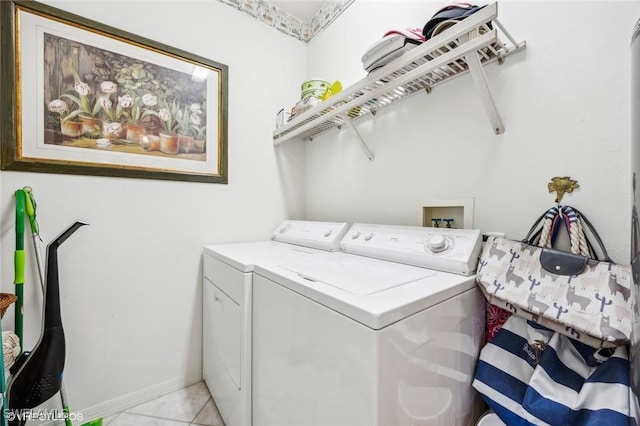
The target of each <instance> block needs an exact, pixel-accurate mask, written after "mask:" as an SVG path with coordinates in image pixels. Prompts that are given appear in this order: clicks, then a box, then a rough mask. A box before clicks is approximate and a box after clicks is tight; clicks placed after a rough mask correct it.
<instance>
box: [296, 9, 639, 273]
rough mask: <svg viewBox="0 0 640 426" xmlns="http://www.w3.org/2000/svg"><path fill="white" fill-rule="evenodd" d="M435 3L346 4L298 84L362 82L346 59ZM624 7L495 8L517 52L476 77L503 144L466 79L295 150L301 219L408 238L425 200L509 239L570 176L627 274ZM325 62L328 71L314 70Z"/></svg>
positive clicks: (578, 200)
mask: <svg viewBox="0 0 640 426" xmlns="http://www.w3.org/2000/svg"><path fill="white" fill-rule="evenodd" d="M444 4H445V3H443V2H434V1H393V2H390V1H373V0H358V1H356V2H355V3H354V4H353V5H352V6H351V7H349V8H348V9H347V10H346V11H345V12H344V13H343V15H342V16H341V17H340V18H339V19H338V20H337V21H336V22H335V23H334V24H333V25H332V26H331V27H329V28H328V29H327V30H325V31H324V32H322V33H321V34H320V35H319V36H318V37H316V38H315V39H314V40H312V41H311V43H309V52H308V55H309V56H308V57H309V66H308V69H309V74H310V75H309V76H310V77H311V76H315V77H317V76H320V77H324V78H325V79H328V80H333V79H340V80H342V82H343V83H345V86H348V85H350V84H352V83H355V82H356V81H357V80H359V79H361V78H363V77H364V76H365V72H364V71H362V68H361V63H360V57H361V56H362V54H363V53H364V52H365V51H366V49H367V48H368V47H369V46H370V45H371V44H373V43H374V42H375V41H377V40H378V39H379V38H380V37H381V36H382V35H383V34H384V33H385V32H386V31H387V30H388V29H393V28H405V27H422V26H423V25H424V24H425V23H426V21H427V20H428V19H429V18H430V17H431V15H432V14H433V13H434V12H435V11H437V10H438V9H439V8H440V7H441V6H443V5H444ZM639 17H640V3H638V2H605V1H600V2H583V1H580V2H575V1H571V2H538V1H502V2H500V4H499V20H500V22H501V23H502V24H503V25H504V26H505V27H506V28H507V30H508V31H509V32H510V33H511V34H512V35H513V36H514V37H515V38H516V39H517V40H518V41H521V40H526V42H527V48H526V50H525V51H524V52H521V53H518V54H516V55H514V56H512V57H509V58H507V60H506V62H505V64H504V65H502V66H500V65H497V64H492V65H489V66H488V67H486V69H485V71H486V74H487V78H488V80H489V84H490V86H491V88H492V90H493V94H494V97H495V101H496V104H497V106H498V109H499V111H500V113H501V116H502V119H503V121H504V124H505V127H506V132H505V133H504V134H503V135H499V136H496V135H494V134H493V132H492V128H491V125H490V123H489V121H488V118H487V115H486V113H485V111H484V108H483V106H482V103H481V100H480V98H479V96H477V90H476V88H475V86H474V84H473V82H472V80H471V77H470V76H469V75H467V76H463V77H461V78H459V79H456V80H454V81H451V82H449V83H446V84H444V85H441V86H438V87H436V88H435V89H434V90H433V91H432V93H431V94H426V93H420V94H417V95H415V96H413V97H412V98H410V99H409V100H407V101H404V102H402V103H400V104H398V105H397V106H393V107H391V108H389V109H387V110H382V111H379V112H378V114H377V116H376V117H375V119H373V120H371V119H370V118H365V119H361V120H359V121H358V122H357V124H356V126H357V127H358V129H359V131H360V132H361V134H362V135H363V137H364V138H365V140H366V141H367V143H368V144H369V146H370V148H371V149H372V151H373V152H374V154H375V156H376V158H375V160H374V161H373V162H370V161H369V160H368V159H367V158H366V157H365V155H364V154H363V152H362V150H361V149H360V147H359V146H358V144H357V142H356V140H355V138H354V137H353V136H352V134H350V133H349V131H348V130H343V131H334V132H331V133H328V134H326V135H323V136H321V137H317V138H315V139H314V141H313V142H312V143H310V144H307V151H306V180H307V183H306V191H305V199H306V202H305V205H306V211H307V217H308V218H310V219H320V218H322V219H323V220H346V221H349V222H353V221H360V222H375V223H395V224H406V225H420V224H421V221H422V209H421V206H422V205H424V203H425V202H426V201H428V200H441V199H459V198H468V197H473V198H474V199H475V218H474V219H475V221H474V226H475V227H476V228H480V229H483V230H485V231H502V232H506V233H507V235H508V236H509V237H512V238H522V237H524V235H525V233H526V232H527V230H528V229H529V226H530V225H531V224H532V222H533V221H534V220H535V218H537V217H538V215H539V214H541V213H542V212H543V211H544V210H546V209H547V208H549V207H551V205H553V201H554V198H553V194H549V193H548V191H547V183H548V182H549V181H550V179H551V178H552V177H554V176H571V177H572V178H573V179H577V180H578V181H579V183H580V189H578V190H576V191H574V192H573V193H572V194H569V195H566V196H565V198H564V199H563V200H562V201H563V203H565V204H568V205H572V206H574V207H576V208H578V209H581V210H582V211H583V212H584V213H585V214H586V215H587V216H589V218H590V219H591V220H592V222H593V223H594V224H595V226H596V227H597V228H598V229H599V231H600V233H601V235H602V237H603V239H604V242H605V244H606V245H607V247H608V249H609V251H610V254H611V256H612V257H613V259H614V260H616V261H618V262H627V261H628V258H629V255H628V247H629V239H628V235H629V231H628V229H629V224H628V217H629V211H630V192H631V185H630V172H629V167H630V163H629V150H630V136H629V135H630V133H629V123H630V113H629V91H630V82H629V67H630V62H629V43H630V37H631V32H632V28H633V25H634V23H635V20H636V19H638V18H639ZM345 34H349V36H345ZM327 58H330V60H328V59H327Z"/></svg>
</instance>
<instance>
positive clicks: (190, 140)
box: [178, 103, 206, 153]
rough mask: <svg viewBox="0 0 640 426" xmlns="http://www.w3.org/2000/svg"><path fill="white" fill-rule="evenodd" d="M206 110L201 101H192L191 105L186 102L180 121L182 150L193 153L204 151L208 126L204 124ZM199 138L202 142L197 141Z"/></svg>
mask: <svg viewBox="0 0 640 426" xmlns="http://www.w3.org/2000/svg"><path fill="white" fill-rule="evenodd" d="M203 121H204V112H203V111H202V106H201V105H200V104H199V103H192V104H191V105H190V106H189V107H187V105H186V104H185V106H184V109H183V110H182V111H181V113H180V116H179V119H178V122H179V126H178V134H179V135H182V136H178V140H179V144H180V147H179V149H180V152H184V153H193V152H200V153H201V152H203V151H202V147H203V146H204V142H203V141H204V138H205V137H206V133H205V132H206V130H205V129H206V126H203V125H202V123H203ZM196 140H199V141H200V142H202V143H196Z"/></svg>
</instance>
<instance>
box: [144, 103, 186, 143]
mask: <svg viewBox="0 0 640 426" xmlns="http://www.w3.org/2000/svg"><path fill="white" fill-rule="evenodd" d="M149 114H152V115H154V116H156V117H158V118H159V119H160V123H161V125H162V129H161V130H160V133H159V136H160V151H162V152H164V153H165V154H177V153H178V135H177V134H176V131H177V130H178V120H177V117H178V115H179V114H180V105H179V104H178V102H176V101H175V100H174V101H173V103H172V104H171V105H169V104H168V102H167V101H164V106H162V107H161V108H160V109H159V110H158V111H154V110H149Z"/></svg>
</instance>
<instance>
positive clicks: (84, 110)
mask: <svg viewBox="0 0 640 426" xmlns="http://www.w3.org/2000/svg"><path fill="white" fill-rule="evenodd" d="M73 79H74V81H75V82H74V84H73V89H74V90H75V92H76V93H77V96H75V95H72V94H71V93H64V94H62V95H60V97H61V98H65V99H69V100H70V101H72V102H73V103H75V104H76V105H77V106H78V109H76V110H74V111H72V112H70V113H69V115H68V116H67V120H69V119H71V118H75V117H78V118H79V119H80V120H81V121H82V124H83V128H82V130H83V134H84V136H85V137H88V138H92V139H96V138H98V137H100V119H99V118H97V115H98V111H100V105H99V104H98V103H97V102H96V96H95V95H93V96H92V94H91V87H89V85H88V84H87V83H85V82H83V81H81V80H80V76H79V75H78V73H77V72H76V70H75V69H74V70H73Z"/></svg>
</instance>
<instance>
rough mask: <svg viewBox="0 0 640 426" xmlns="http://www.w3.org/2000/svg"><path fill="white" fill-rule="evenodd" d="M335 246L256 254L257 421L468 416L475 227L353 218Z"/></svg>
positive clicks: (473, 352) (475, 408)
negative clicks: (260, 260) (270, 259)
mask: <svg viewBox="0 0 640 426" xmlns="http://www.w3.org/2000/svg"><path fill="white" fill-rule="evenodd" d="M342 247H343V250H344V251H343V252H339V253H335V254H333V255H331V256H323V257H317V258H311V259H299V260H294V261H283V262H279V263H277V264H271V265H260V264H257V265H256V267H255V271H254V285H253V365H252V368H253V373H252V375H253V390H252V394H253V424H254V425H255V426H265V425H278V426H283V425H295V426H302V425H315V426H323V425H326V426H338V425H345V426H347V425H348V426H356V425H362V426H401V425H439V426H449V425H451V426H457V425H470V424H474V423H475V421H476V420H477V419H478V417H479V416H480V415H481V414H482V411H483V404H482V402H481V400H480V398H479V397H478V396H477V394H476V393H475V391H474V390H473V389H472V387H471V382H472V380H473V374H474V369H475V364H476V360H477V356H478V353H479V351H480V346H481V343H482V339H483V335H484V301H483V297H482V295H481V294H480V292H479V291H478V289H477V287H476V284H475V276H474V275H472V274H473V272H474V270H475V267H476V264H477V258H478V254H479V251H480V247H481V234H480V232H479V231H477V230H456V229H448V228H423V227H399V226H381V225H365V224H355V225H353V226H352V228H351V229H350V230H349V231H348V232H347V235H346V236H345V237H344V238H343V240H342ZM432 268H433V269H432ZM444 271H446V272H444Z"/></svg>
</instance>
